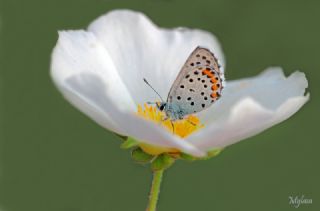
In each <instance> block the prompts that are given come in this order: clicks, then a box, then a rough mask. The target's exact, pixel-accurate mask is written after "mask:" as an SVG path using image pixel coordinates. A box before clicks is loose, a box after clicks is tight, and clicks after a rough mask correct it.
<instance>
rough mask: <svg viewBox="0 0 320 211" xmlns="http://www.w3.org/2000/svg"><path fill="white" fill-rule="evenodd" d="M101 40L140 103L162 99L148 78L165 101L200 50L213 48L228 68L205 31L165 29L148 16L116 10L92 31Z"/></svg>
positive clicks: (212, 37) (93, 24) (216, 45)
mask: <svg viewBox="0 0 320 211" xmlns="http://www.w3.org/2000/svg"><path fill="white" fill-rule="evenodd" d="M88 30H89V31H91V32H93V33H94V34H95V35H96V36H97V38H98V39H100V40H101V42H102V43H103V45H104V46H105V48H106V49H107V51H108V52H109V53H110V56H111V59H112V61H113V62H114V64H115V66H116V67H117V69H118V71H119V75H120V76H121V78H122V79H123V81H124V82H125V84H126V85H127V87H128V89H129V92H130V93H131V96H133V98H134V100H135V102H136V103H139V104H143V103H145V102H146V101H153V100H155V99H158V100H159V98H158V97H157V96H156V95H155V93H154V92H153V91H152V90H151V89H150V88H148V87H147V86H146V85H145V84H144V83H143V80H142V79H143V78H146V79H147V80H148V81H149V82H150V83H151V84H152V86H153V87H154V88H155V89H156V90H158V92H159V93H160V95H162V96H163V98H165V97H166V96H167V94H168V92H169V89H170V87H171V85H172V84H173V81H174V80H175V78H176V76H177V74H178V72H179V70H180V69H181V67H182V65H183V64H184V62H185V61H186V59H187V57H188V56H189V54H190V53H191V52H192V51H193V50H194V49H195V48H196V47H197V46H203V47H207V48H209V49H210V50H211V51H213V52H214V53H215V55H216V56H217V57H218V59H219V60H220V61H221V63H222V66H224V58H223V53H222V51H221V48H220V45H219V43H218V41H217V40H216V38H215V37H214V36H213V35H212V34H210V33H208V32H205V31H201V30H192V29H185V28H179V29H174V30H168V29H161V28H158V27H157V26H156V25H154V24H153V23H152V22H151V21H150V20H149V19H148V18H147V17H146V16H145V15H144V14H142V13H139V12H133V11H129V10H115V11H112V12H110V13H107V14H106V15H104V16H101V17H100V18H98V19H97V20H96V21H94V22H93V23H92V24H91V25H90V26H89V28H88Z"/></svg>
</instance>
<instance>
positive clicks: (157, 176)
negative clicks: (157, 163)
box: [147, 170, 164, 211]
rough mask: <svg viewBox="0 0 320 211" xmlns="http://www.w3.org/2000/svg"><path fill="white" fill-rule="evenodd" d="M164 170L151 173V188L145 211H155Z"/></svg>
mask: <svg viewBox="0 0 320 211" xmlns="http://www.w3.org/2000/svg"><path fill="white" fill-rule="evenodd" d="M163 172H164V170H156V171H154V172H153V179H152V186H151V190H150V195H149V204H148V207H147V211H156V209H157V202H158V198H159V193H160V186H161V180H162V176H163Z"/></svg>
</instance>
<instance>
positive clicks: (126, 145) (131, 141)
mask: <svg viewBox="0 0 320 211" xmlns="http://www.w3.org/2000/svg"><path fill="white" fill-rule="evenodd" d="M138 144H139V143H138V142H137V141H136V140H135V139H134V138H131V137H128V138H127V140H125V141H124V142H123V143H122V144H121V146H120V147H121V149H130V148H132V147H135V146H137V145H138Z"/></svg>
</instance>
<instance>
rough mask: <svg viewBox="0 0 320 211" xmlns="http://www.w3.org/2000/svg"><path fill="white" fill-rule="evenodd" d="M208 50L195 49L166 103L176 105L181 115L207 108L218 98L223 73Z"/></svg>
mask: <svg viewBox="0 0 320 211" xmlns="http://www.w3.org/2000/svg"><path fill="white" fill-rule="evenodd" d="M219 68H220V66H219V64H218V61H217V59H216V57H215V56H214V55H213V53H211V52H210V51H209V50H208V49H206V48H202V47H197V48H196V49H195V50H194V51H193V52H192V53H191V55H190V56H189V58H188V59H187V61H186V63H185V64H184V65H183V67H182V69H181V70H180V72H179V74H178V76H177V78H176V80H175V82H174V84H173V85H172V87H171V89H170V92H169V94H168V99H167V101H168V102H169V103H173V104H177V105H179V106H180V108H181V110H182V111H183V115H187V114H191V113H196V112H199V111H202V110H204V109H206V108H208V107H209V106H210V105H212V103H214V102H215V101H216V100H217V99H218V98H219V97H220V96H221V90H222V88H223V87H222V80H223V73H222V72H221V71H220V69H219Z"/></svg>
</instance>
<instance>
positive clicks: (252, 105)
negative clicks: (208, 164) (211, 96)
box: [188, 68, 309, 149]
mask: <svg viewBox="0 0 320 211" xmlns="http://www.w3.org/2000/svg"><path fill="white" fill-rule="evenodd" d="M307 86H308V83H307V80H306V78H305V75H304V74H303V73H300V72H295V73H293V74H292V75H290V76H289V77H288V78H286V77H285V76H284V75H283V73H282V70H281V69H280V68H269V69H268V70H266V71H265V72H264V73H262V74H261V75H259V76H257V77H254V78H250V79H243V80H237V81H233V82H229V83H228V86H227V87H226V89H225V90H224V93H223V97H222V98H221V100H220V102H217V105H216V106H213V108H211V109H209V111H207V113H202V114H201V115H202V117H203V119H204V121H205V122H206V124H207V126H206V127H205V128H204V129H203V130H201V132H199V133H196V134H194V135H191V136H190V137H189V138H188V141H190V143H193V144H194V145H196V146H197V147H199V148H200V149H211V148H218V147H225V146H228V145H230V144H233V143H236V142H238V141H240V140H242V139H245V138H248V137H250V136H253V135H256V134H257V133H260V132H261V131H263V130H265V129H267V128H269V127H271V126H273V125H275V124H277V123H279V122H282V121H284V120H286V119H287V118H289V117H290V116H291V115H293V114H294V113H295V112H297V111H298V110H299V109H300V108H301V107H302V105H303V104H304V103H305V102H307V101H308V99H309V95H307V96H304V92H305V89H306V88H307Z"/></svg>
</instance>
